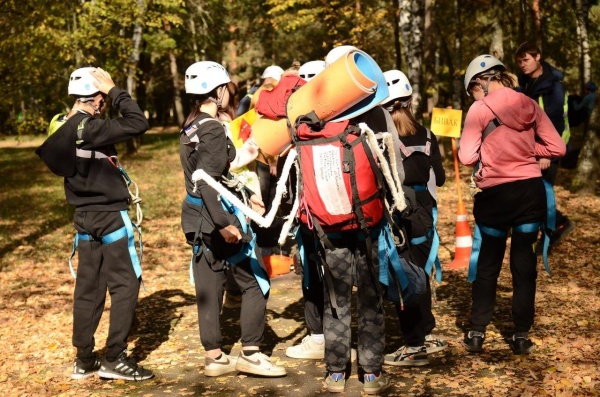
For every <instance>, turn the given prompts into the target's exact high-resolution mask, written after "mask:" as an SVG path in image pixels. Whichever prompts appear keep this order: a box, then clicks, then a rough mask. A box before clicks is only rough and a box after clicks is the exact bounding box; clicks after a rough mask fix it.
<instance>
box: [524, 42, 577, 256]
mask: <svg viewBox="0 0 600 397" xmlns="http://www.w3.org/2000/svg"><path fill="white" fill-rule="evenodd" d="M515 57H516V59H517V63H518V65H519V69H521V72H520V73H519V74H518V78H519V87H518V88H517V90H518V91H520V92H522V93H523V94H525V95H527V96H528V97H530V98H531V99H533V100H535V101H537V102H538V104H539V105H540V106H541V107H542V109H544V112H546V114H547V115H548V117H549V118H550V121H552V124H553V125H554V128H556V131H558V133H559V134H560V136H561V137H562V138H563V141H564V142H565V144H566V145H567V151H568V150H569V149H570V145H569V141H570V137H571V131H570V128H569V122H568V115H567V113H568V112H567V108H566V104H565V101H566V100H567V98H566V97H565V88H564V86H563V83H562V80H563V77H564V75H563V73H562V72H561V71H559V70H558V69H556V68H554V67H553V66H552V65H550V64H549V63H548V62H546V61H544V60H542V52H541V50H540V48H539V47H538V46H537V44H535V43H534V42H532V41H526V42H525V43H523V44H521V45H520V46H519V48H517V51H516V53H515ZM558 162H559V159H553V160H550V159H545V158H540V159H539V163H540V167H541V168H542V178H544V179H545V180H546V181H548V182H550V184H552V185H553V186H554V183H555V182H556V174H557V172H558ZM574 228H575V222H573V221H572V220H571V219H569V218H568V217H567V216H566V215H565V214H563V213H562V212H561V211H559V210H558V205H557V207H556V230H555V231H554V232H553V233H552V234H551V235H550V246H553V245H555V244H558V243H559V242H560V241H561V240H562V239H563V238H564V237H565V236H566V235H567V234H568V233H570V232H571V231H572V230H573V229H574ZM540 247H541V244H540ZM538 252H541V250H539V249H538Z"/></svg>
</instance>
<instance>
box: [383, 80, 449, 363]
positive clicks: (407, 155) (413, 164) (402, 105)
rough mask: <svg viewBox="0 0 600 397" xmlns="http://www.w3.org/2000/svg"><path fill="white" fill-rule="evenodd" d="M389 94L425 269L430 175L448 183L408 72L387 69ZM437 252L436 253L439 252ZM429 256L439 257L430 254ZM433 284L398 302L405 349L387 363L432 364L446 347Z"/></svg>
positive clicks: (409, 219) (407, 221)
mask: <svg viewBox="0 0 600 397" xmlns="http://www.w3.org/2000/svg"><path fill="white" fill-rule="evenodd" d="M384 76H385V79H386V82H387V85H388V89H389V91H390V94H389V96H388V97H387V98H386V99H385V100H384V102H383V103H382V107H383V108H384V109H386V110H387V111H389V112H390V113H391V116H392V119H393V120H394V124H395V126H396V130H397V131H398V138H399V141H400V142H399V144H398V146H399V147H398V148H397V150H396V151H397V153H398V156H399V157H400V158H402V159H403V162H402V165H403V168H404V180H403V185H404V186H403V187H404V188H405V189H410V190H412V192H410V196H411V197H414V199H413V201H414V202H413V203H412V207H411V210H410V211H409V212H408V213H407V214H406V216H405V217H403V218H402V220H401V222H402V224H403V225H404V228H405V230H406V233H407V237H408V240H409V241H410V253H411V257H412V258H411V259H412V260H414V262H415V264H416V265H418V266H420V267H421V268H423V269H425V268H426V267H427V265H429V266H431V265H432V263H431V264H428V260H429V258H430V251H431V249H432V248H433V247H432V242H433V238H434V232H435V229H434V228H435V224H434V208H435V207H436V201H435V198H434V197H433V196H432V192H430V191H429V190H428V186H427V185H428V183H429V179H430V172H431V170H433V174H434V176H435V184H436V185H437V186H442V185H443V184H444V182H445V181H446V175H445V173H444V167H443V165H442V157H441V155H440V149H439V147H438V143H437V139H436V137H435V135H434V134H433V133H432V132H431V131H429V130H428V129H426V128H425V127H423V126H422V125H420V124H419V123H418V122H417V121H416V119H415V118H414V116H413V113H412V108H411V104H412V92H413V90H412V86H411V84H410V82H409V81H408V78H407V77H406V75H405V74H404V73H402V72H401V71H399V70H388V71H387V72H385V73H384ZM436 254H437V253H436ZM431 258H435V257H434V256H432V257H431ZM431 300H432V297H431V286H430V282H429V277H428V278H427V293H426V294H425V295H424V296H423V297H422V298H421V299H420V301H419V304H418V305H416V306H406V307H404V308H401V306H400V304H399V303H397V304H395V305H394V306H395V308H396V312H397V313H398V318H399V319H400V329H401V331H402V335H403V336H404V343H405V345H404V346H402V347H401V348H400V349H398V350H397V351H396V352H394V353H391V354H387V355H386V356H385V363H386V364H389V365H397V366H419V365H426V364H428V363H429V359H428V356H427V354H428V353H429V354H431V353H436V352H439V351H442V350H444V349H445V348H447V347H448V343H447V342H446V341H444V340H442V339H439V338H436V337H434V336H432V335H431V332H432V331H433V329H434V328H435V317H434V316H433V313H432V311H431Z"/></svg>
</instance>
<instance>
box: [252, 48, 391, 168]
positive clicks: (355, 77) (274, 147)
mask: <svg viewBox="0 0 600 397" xmlns="http://www.w3.org/2000/svg"><path fill="white" fill-rule="evenodd" d="M387 96H388V88H387V84H386V82H385V77H384V75H383V72H382V71H381V68H379V66H378V65H377V63H376V62H375V61H374V60H373V58H371V57H370V56H369V55H368V54H367V53H365V52H363V51H360V50H354V51H350V52H348V53H347V54H346V55H344V56H342V57H340V58H339V59H338V60H336V61H335V62H334V63H332V64H331V65H329V66H328V67H327V68H325V70H323V71H322V72H321V73H319V74H318V75H317V76H316V77H314V78H313V79H312V80H310V81H309V82H307V83H306V84H304V85H303V86H301V87H300V88H299V89H298V90H297V91H296V92H294V93H293V94H292V95H291V96H290V97H289V99H288V102H287V117H288V119H289V120H290V122H292V123H295V121H296V119H297V118H298V116H301V115H305V114H308V113H310V112H312V111H314V112H315V113H316V115H317V116H318V117H319V118H320V119H322V120H328V121H329V120H332V121H342V120H347V119H350V118H353V117H357V116H359V115H361V114H362V113H364V112H366V111H368V110H370V109H371V108H373V107H374V106H377V105H378V104H379V102H381V101H382V100H383V99H384V98H386V97H387ZM252 135H253V136H254V139H255V140H256V142H257V144H258V146H259V147H260V148H261V150H262V151H264V152H265V153H267V154H270V155H272V156H276V155H279V154H280V153H282V152H283V151H284V150H286V149H287V148H288V147H289V146H290V145H291V144H292V142H291V136H290V132H289V130H288V126H287V120H285V119H279V120H276V119H271V118H266V117H261V118H258V119H257V120H256V121H255V122H254V124H253V125H252Z"/></svg>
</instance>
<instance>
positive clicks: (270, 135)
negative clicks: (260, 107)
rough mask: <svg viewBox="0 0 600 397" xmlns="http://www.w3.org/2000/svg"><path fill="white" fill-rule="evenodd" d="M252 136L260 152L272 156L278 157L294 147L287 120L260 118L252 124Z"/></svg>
mask: <svg viewBox="0 0 600 397" xmlns="http://www.w3.org/2000/svg"><path fill="white" fill-rule="evenodd" d="M252 136H253V137H254V140H255V141H256V143H257V145H258V147H259V148H260V150H262V151H263V152H265V153H266V154H268V155H271V156H278V155H279V154H280V153H283V151H284V150H285V149H287V148H288V147H290V146H291V145H292V137H291V136H290V131H289V129H288V126H287V119H285V118H282V119H272V118H270V117H266V116H259V117H258V118H257V119H256V120H255V121H254V123H253V124H252Z"/></svg>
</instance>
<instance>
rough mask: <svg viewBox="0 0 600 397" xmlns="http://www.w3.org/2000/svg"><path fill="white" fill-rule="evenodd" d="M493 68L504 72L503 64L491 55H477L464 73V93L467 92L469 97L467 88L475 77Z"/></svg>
mask: <svg viewBox="0 0 600 397" xmlns="http://www.w3.org/2000/svg"><path fill="white" fill-rule="evenodd" d="M494 68H501V69H503V70H506V67H505V66H504V64H503V63H502V62H500V60H499V59H498V58H495V57H493V56H491V55H487V54H486V55H479V56H478V57H477V58H475V59H473V60H472V61H471V63H470V64H469V67H468V68H467V71H466V72H465V91H467V95H471V94H469V90H468V88H469V84H471V83H472V82H474V81H475V77H476V76H478V75H480V74H482V73H484V72H487V71H488V70H490V69H494Z"/></svg>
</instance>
